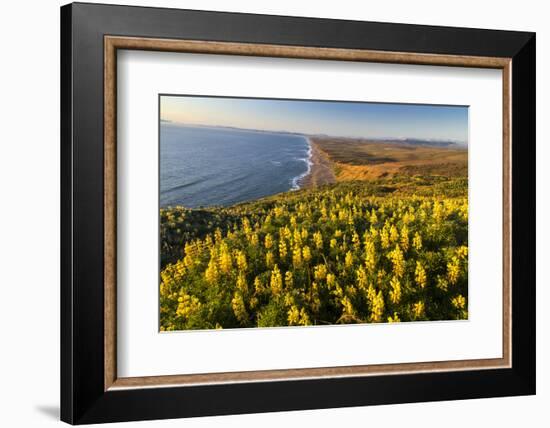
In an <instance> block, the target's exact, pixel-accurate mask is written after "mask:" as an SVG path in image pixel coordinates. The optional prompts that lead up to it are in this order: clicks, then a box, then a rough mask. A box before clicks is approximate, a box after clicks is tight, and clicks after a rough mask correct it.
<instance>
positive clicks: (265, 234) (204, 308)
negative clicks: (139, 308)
mask: <svg viewBox="0 0 550 428" xmlns="http://www.w3.org/2000/svg"><path fill="white" fill-rule="evenodd" d="M323 150H328V149H327V147H323ZM361 150H362V149H361ZM400 150H401V149H400ZM342 156H344V155H342ZM365 156H366V157H365V159H364V160H363V161H362V162H367V163H366V164H364V163H363V164H359V165H355V166H359V167H365V166H366V165H369V167H371V165H375V166H376V165H380V164H381V163H400V162H401V161H397V160H392V161H389V160H388V159H387V158H388V157H391V158H392V159H394V158H395V157H396V156H397V154H396V153H395V152H391V153H389V154H388V155H387V156H386V157H384V158H383V157H382V156H381V155H379V154H375V153H374V152H368V153H367V154H366V155H365ZM373 156H374V157H376V158H377V159H373ZM449 156H451V155H449ZM382 158H383V159H382ZM449 158H450V157H447V158H446V159H449ZM353 159H355V156H353ZM334 161H335V163H336V164H337V165H344V166H346V167H347V166H354V165H352V164H351V163H349V162H346V161H345V160H344V159H342V158H336V159H334ZM373 162H374V163H373ZM376 162H381V163H378V164H377V163H376ZM402 166H404V165H403V164H401V166H400V167H402ZM398 171H399V169H397V170H396V172H395V173H392V174H387V175H385V176H384V177H385V178H376V179H371V180H369V181H349V180H348V179H347V178H346V179H344V180H342V182H339V183H336V184H333V185H328V186H324V187H321V188H313V189H309V190H301V191H297V192H287V193H284V194H281V195H276V196H273V197H269V198H265V199H262V200H259V201H255V202H250V203H245V204H240V205H236V206H233V207H230V208H211V209H206V210H188V209H185V208H182V207H175V208H168V209H162V210H161V214H160V215H161V240H162V248H161V252H162V254H161V264H162V266H161V267H162V270H161V284H160V295H161V302H160V319H161V329H162V330H181V329H204V328H235V327H267V326H284V325H325V324H334V323H359V322H397V321H413V320H444V319H465V318H467V299H466V298H467V281H468V278H467V272H468V258H467V253H468V247H467V245H468V244H467V237H468V201H467V179H466V178H465V176H464V174H463V175H462V176H461V175H460V174H457V175H456V176H450V177H447V176H440V175H436V174H425V175H422V174H416V175H414V176H413V175H411V174H410V173H407V171H404V172H403V171H401V172H400V173H398ZM340 174H341V172H340Z"/></svg>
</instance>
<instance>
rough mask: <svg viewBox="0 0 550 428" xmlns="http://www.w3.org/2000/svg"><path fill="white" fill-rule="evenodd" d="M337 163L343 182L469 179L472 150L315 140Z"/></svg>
mask: <svg viewBox="0 0 550 428" xmlns="http://www.w3.org/2000/svg"><path fill="white" fill-rule="evenodd" d="M312 142H313V143H314V144H315V145H316V146H317V148H318V149H320V150H321V151H322V152H324V153H326V154H327V155H328V157H329V158H330V159H331V160H332V162H333V168H334V171H335V173H336V178H337V179H338V180H339V181H351V180H373V179H378V178H383V177H390V176H396V175H409V176H413V175H430V176H444V177H466V176H467V175H468V151H467V150H466V149H465V148H461V147H460V146H456V145H450V146H443V147H438V146H433V145H422V144H412V143H407V142H403V143H395V142H380V141H371V140H352V139H342V138H313V139H312Z"/></svg>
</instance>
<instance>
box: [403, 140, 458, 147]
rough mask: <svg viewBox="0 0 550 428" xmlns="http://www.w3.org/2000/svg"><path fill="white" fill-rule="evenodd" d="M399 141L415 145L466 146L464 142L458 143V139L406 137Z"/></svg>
mask: <svg viewBox="0 0 550 428" xmlns="http://www.w3.org/2000/svg"><path fill="white" fill-rule="evenodd" d="M398 142H401V143H405V144H411V145H413V146H430V147H458V146H465V145H466V144H464V143H458V142H456V141H450V140H441V141H440V140H422V139H419V138H405V139H404V140H399V141H398Z"/></svg>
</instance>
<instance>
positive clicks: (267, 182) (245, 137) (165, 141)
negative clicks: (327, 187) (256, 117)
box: [160, 122, 311, 208]
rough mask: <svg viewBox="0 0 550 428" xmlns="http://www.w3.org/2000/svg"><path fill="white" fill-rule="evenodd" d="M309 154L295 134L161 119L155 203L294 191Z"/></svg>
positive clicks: (193, 203) (229, 200) (197, 203)
mask: <svg viewBox="0 0 550 428" xmlns="http://www.w3.org/2000/svg"><path fill="white" fill-rule="evenodd" d="M310 155H311V148H310V146H309V143H308V140H307V139H306V138H305V137H303V136H300V135H293V134H284V133H274V132H261V131H248V130H242V129H232V128H215V127H212V128H209V127H191V126H183V125H177V124H173V123H167V122H161V127H160V205H161V207H166V206H174V205H182V206H184V207H188V208H197V207H208V206H218V205H222V206H228V205H233V204H236V203H239V202H245V201H250V200H254V199H258V198H261V197H265V196H269V195H273V194H276V193H280V192H286V191H288V190H292V189H297V188H299V182H300V179H301V178H302V177H304V176H305V175H307V174H308V172H309V170H310V160H309V158H310Z"/></svg>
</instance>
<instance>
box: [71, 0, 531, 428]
mask: <svg viewBox="0 0 550 428" xmlns="http://www.w3.org/2000/svg"><path fill="white" fill-rule="evenodd" d="M61 54H62V63H61V83H62V84H61V104H62V111H61V129H62V138H61V156H62V159H61V167H62V170H61V192H62V207H61V212H62V235H61V243H62V265H61V272H62V282H61V339H62V341H61V359H62V360H61V369H62V370H61V390H62V395H61V418H62V420H64V421H66V422H69V423H71V424H85V423H98V422H116V421H129V420H144V419H162V418H178V417H190V416H201V415H223V414H236V413H252V412H270V411H281V410H298V409H315V408H327V407H344V406H363V405H373V404H389V403H406V402H416V401H435V400H452V399H465V398H478V397H496V396H511V395H527V394H534V393H535V257H534V255H535V35H534V34H533V33H526V32H510V31H495V30H481V29H465V28H447V27H433V26H429V27H428V26H417V25H406V24H390V23H371V22H354V21H338V20H326V19H312V18H294V17H282V16H266V15H248V14H233V13H218V12H203V11H190V10H175V9H156V8H140V7H128V6H112V5H111V6H108V5H92V4H78V3H76V4H70V5H67V6H64V7H62V8H61Z"/></svg>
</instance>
